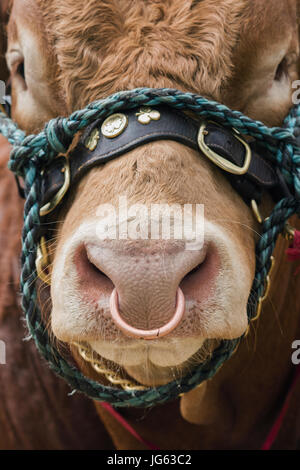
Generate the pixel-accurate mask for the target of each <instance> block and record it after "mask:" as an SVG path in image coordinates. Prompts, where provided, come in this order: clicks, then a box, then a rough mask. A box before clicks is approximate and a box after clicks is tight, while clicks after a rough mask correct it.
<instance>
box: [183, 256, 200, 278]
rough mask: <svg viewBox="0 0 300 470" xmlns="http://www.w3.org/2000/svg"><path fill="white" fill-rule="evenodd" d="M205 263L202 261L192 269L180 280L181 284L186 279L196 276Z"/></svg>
mask: <svg viewBox="0 0 300 470" xmlns="http://www.w3.org/2000/svg"><path fill="white" fill-rule="evenodd" d="M204 263H205V260H204V261H203V263H200V264H198V265H197V266H196V267H195V268H194V269H192V270H191V271H190V272H188V273H187V274H186V275H185V276H184V278H183V279H182V282H183V281H184V280H185V279H188V278H189V277H191V276H192V275H193V274H196V273H197V272H198V271H199V270H200V269H203V265H204Z"/></svg>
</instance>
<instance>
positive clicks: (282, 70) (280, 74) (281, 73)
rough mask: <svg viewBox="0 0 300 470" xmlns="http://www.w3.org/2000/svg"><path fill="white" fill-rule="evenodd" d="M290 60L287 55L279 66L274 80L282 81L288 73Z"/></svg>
mask: <svg viewBox="0 0 300 470" xmlns="http://www.w3.org/2000/svg"><path fill="white" fill-rule="evenodd" d="M288 71H289V68H288V60H287V58H286V57H285V58H284V59H283V60H282V61H281V62H280V64H279V65H278V67H277V70H276V73H275V78H274V80H275V81H277V82H280V81H281V80H282V79H283V78H284V77H286V76H287V75H288Z"/></svg>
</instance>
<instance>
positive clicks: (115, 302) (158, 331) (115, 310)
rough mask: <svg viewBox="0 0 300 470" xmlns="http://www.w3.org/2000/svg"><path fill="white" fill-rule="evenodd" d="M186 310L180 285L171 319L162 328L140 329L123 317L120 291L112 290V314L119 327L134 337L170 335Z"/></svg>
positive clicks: (147, 337) (154, 337)
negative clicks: (120, 308) (120, 306)
mask: <svg viewBox="0 0 300 470" xmlns="http://www.w3.org/2000/svg"><path fill="white" fill-rule="evenodd" d="M184 310H185V299H184V294H183V292H182V290H181V289H180V287H178V289H177V293H176V307H175V313H174V315H173V317H172V318H171V320H170V321H169V322H168V323H166V324H165V325H163V326H162V327H160V328H155V329H153V330H140V329H139V328H134V327H133V326H131V325H129V324H128V323H126V322H125V321H124V320H123V318H122V317H121V315H120V311H119V296H118V292H117V289H116V288H115V289H114V290H113V291H112V294H111V297H110V312H111V316H112V318H113V320H114V322H115V323H116V325H117V326H118V328H120V330H122V331H123V333H125V334H126V335H127V336H131V337H133V338H139V339H147V340H149V339H157V338H162V337H163V336H166V335H168V334H169V333H170V332H171V331H173V330H174V329H175V328H176V327H177V326H178V324H179V323H180V322H181V320H182V318H183V315H184Z"/></svg>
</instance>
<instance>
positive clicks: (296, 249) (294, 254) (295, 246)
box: [286, 230, 300, 276]
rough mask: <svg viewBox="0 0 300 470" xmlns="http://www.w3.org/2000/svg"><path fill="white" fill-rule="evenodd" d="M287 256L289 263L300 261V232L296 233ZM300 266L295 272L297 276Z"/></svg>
mask: <svg viewBox="0 0 300 470" xmlns="http://www.w3.org/2000/svg"><path fill="white" fill-rule="evenodd" d="M286 254H287V257H288V260H289V261H297V260H300V231H299V230H296V231H295V237H294V240H293V243H292V245H291V246H290V247H289V248H288V249H287V250H286ZM299 272H300V266H299V267H298V268H297V269H296V271H295V276H296V275H297V274H299Z"/></svg>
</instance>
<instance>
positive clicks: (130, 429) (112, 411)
mask: <svg viewBox="0 0 300 470" xmlns="http://www.w3.org/2000/svg"><path fill="white" fill-rule="evenodd" d="M101 406H102V408H105V409H106V410H107V411H108V412H109V413H110V414H111V415H112V416H113V417H114V418H115V419H116V420H117V421H119V423H120V424H121V425H122V426H123V427H124V428H125V429H127V431H128V432H130V434H131V435H132V436H134V437H135V438H136V439H137V440H138V441H139V442H141V443H142V444H144V445H145V446H146V447H148V449H150V450H160V449H159V447H156V445H155V444H152V443H151V442H148V441H146V440H145V439H143V437H142V436H140V435H139V434H138V433H137V432H136V431H135V430H134V429H133V427H132V426H131V425H130V424H129V423H128V422H127V421H126V419H124V418H123V416H121V415H120V414H119V413H118V412H117V411H116V410H115V409H114V408H113V407H112V406H111V405H110V404H109V403H105V402H102V403H101Z"/></svg>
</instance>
